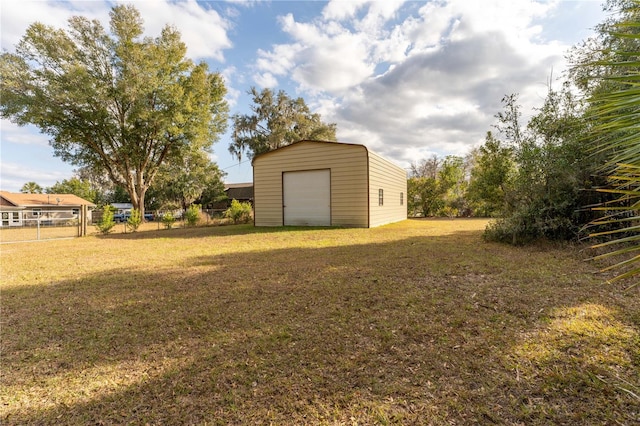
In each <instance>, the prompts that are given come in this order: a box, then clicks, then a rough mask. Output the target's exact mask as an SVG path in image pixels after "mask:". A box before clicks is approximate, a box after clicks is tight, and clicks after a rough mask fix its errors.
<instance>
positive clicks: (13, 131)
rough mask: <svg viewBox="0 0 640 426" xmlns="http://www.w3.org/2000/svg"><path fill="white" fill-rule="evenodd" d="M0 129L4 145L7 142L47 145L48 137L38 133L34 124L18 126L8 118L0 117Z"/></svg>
mask: <svg viewBox="0 0 640 426" xmlns="http://www.w3.org/2000/svg"><path fill="white" fill-rule="evenodd" d="M0 129H1V130H2V138H1V142H2V144H3V145H4V146H5V147H6V144H8V143H11V144H16V145H35V146H41V147H46V146H49V139H48V137H47V136H46V135H44V134H42V133H40V132H39V131H38V129H37V128H35V127H34V126H18V125H17V124H15V123H13V122H11V121H9V120H6V119H0Z"/></svg>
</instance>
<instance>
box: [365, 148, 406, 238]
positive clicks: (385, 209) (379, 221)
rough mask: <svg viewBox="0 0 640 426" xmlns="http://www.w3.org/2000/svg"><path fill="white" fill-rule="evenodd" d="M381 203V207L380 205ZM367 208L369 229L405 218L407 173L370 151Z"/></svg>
mask: <svg viewBox="0 0 640 426" xmlns="http://www.w3.org/2000/svg"><path fill="white" fill-rule="evenodd" d="M380 190H382V194H381V193H380ZM381 195H382V200H381V199H380V196H381ZM381 201H382V205H380V202H381ZM369 208H370V212H371V218H370V226H371V227H374V226H380V225H384V224H387V223H393V222H399V221H401V220H405V219H406V218H407V172H406V171H405V170H404V169H403V168H401V167H399V166H397V165H395V164H393V163H391V162H390V161H388V160H386V159H384V158H382V157H381V156H379V155H378V154H376V153H374V152H371V151H369Z"/></svg>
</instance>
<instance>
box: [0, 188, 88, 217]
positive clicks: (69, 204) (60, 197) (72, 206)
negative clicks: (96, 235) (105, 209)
mask: <svg viewBox="0 0 640 426" xmlns="http://www.w3.org/2000/svg"><path fill="white" fill-rule="evenodd" d="M82 206H87V210H88V220H91V211H90V209H93V208H95V207H96V205H95V204H93V203H92V202H90V201H87V200H84V199H82V198H80V197H78V196H77V195H73V194H22V193H15V192H7V191H0V216H1V217H2V221H1V222H0V226H24V225H31V224H35V223H36V222H37V221H38V219H39V220H41V221H55V220H63V219H79V218H80V212H81V209H82Z"/></svg>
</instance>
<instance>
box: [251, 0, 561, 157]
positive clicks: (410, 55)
mask: <svg viewBox="0 0 640 426" xmlns="http://www.w3.org/2000/svg"><path fill="white" fill-rule="evenodd" d="M558 4H559V3H558V2H557V1H548V2H537V1H517V2H513V1H508V0H487V1H481V2H470V1H467V0H450V1H429V2H426V3H425V4H420V3H414V2H406V3H405V4H404V5H401V2H381V1H379V2H376V1H346V2H343V1H332V2H330V3H329V4H327V6H326V7H325V8H324V10H323V13H322V16H321V17H318V18H316V19H314V20H310V21H306V22H297V21H296V20H295V19H294V17H293V15H292V14H288V15H286V16H284V17H282V18H281V19H280V23H281V27H282V30H283V31H284V32H286V33H287V34H288V35H289V36H290V38H291V43H288V44H279V45H276V46H273V47H272V49H271V50H270V51H261V52H260V53H259V56H260V58H259V60H258V61H257V62H256V66H257V68H258V69H259V70H262V71H263V72H264V71H267V70H276V71H274V72H276V73H277V74H278V76H279V78H286V77H289V78H291V79H292V80H293V81H295V82H296V83H297V84H298V85H299V88H300V89H302V90H303V91H305V92H306V94H307V97H308V98H310V99H308V101H309V102H312V103H313V102H314V97H316V96H318V97H319V99H322V101H321V102H319V105H320V109H319V112H321V113H322V116H323V118H324V119H325V121H330V122H336V123H337V124H338V137H339V139H340V140H344V141H348V142H361V143H366V144H367V145H369V146H371V147H372V148H373V149H374V150H377V151H380V152H381V153H382V154H386V155H390V156H392V157H395V158H398V159H399V160H401V161H407V160H409V159H413V160H416V158H415V155H416V153H422V152H423V153H425V154H427V155H432V154H433V153H434V152H439V153H441V154H442V155H445V154H449V153H454V154H458V155H462V154H464V153H465V152H466V151H468V149H469V148H470V147H472V146H476V145H477V144H478V143H479V142H481V141H482V140H483V139H484V135H485V133H486V131H487V130H490V129H491V127H490V126H491V124H492V123H493V122H494V115H495V114H496V113H497V112H499V111H500V109H501V108H502V106H501V99H502V97H503V96H504V95H506V94H511V93H520V101H521V103H522V105H523V112H525V113H527V112H528V111H530V110H531V108H532V107H533V106H538V105H540V103H541V101H542V98H543V97H544V94H545V87H544V83H545V81H546V80H547V78H548V77H549V74H550V73H551V71H552V70H553V72H554V75H555V76H558V75H560V74H561V73H562V71H563V69H564V68H565V67H566V64H565V61H564V58H563V54H564V52H565V51H566V49H567V48H568V47H569V46H568V44H567V43H564V42H562V41H559V40H553V39H550V40H543V38H542V37H540V34H541V33H542V32H543V31H544V26H543V25H544V22H545V19H546V18H547V17H549V16H551V14H552V13H553V12H555V10H556V7H557V5H558ZM293 46H295V48H294V47H293ZM282 52H288V55H286V56H285V55H282ZM330 97H333V98H334V99H335V101H333V102H328V101H326V99H327V98H330Z"/></svg>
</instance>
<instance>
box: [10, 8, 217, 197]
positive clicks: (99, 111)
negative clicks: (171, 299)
mask: <svg viewBox="0 0 640 426" xmlns="http://www.w3.org/2000/svg"><path fill="white" fill-rule="evenodd" d="M110 17H111V31H110V33H107V32H106V31H105V29H104V28H103V27H102V25H101V24H100V23H99V22H98V21H95V20H94V21H89V20H88V19H86V18H84V17H80V16H76V17H72V18H71V19H70V20H69V29H68V30H67V31H65V30H62V29H55V28H52V27H49V26H45V25H43V24H41V23H37V22H36V23H34V24H32V25H31V26H29V28H28V29H27V32H26V34H25V35H24V36H23V38H22V40H21V41H20V42H19V44H18V45H17V46H16V52H15V53H3V54H2V55H1V56H0V99H1V100H0V114H1V116H2V117H3V118H9V119H11V120H12V121H14V122H16V123H18V124H20V125H25V124H33V125H35V126H37V127H38V128H39V129H40V130H41V131H42V132H43V133H45V134H47V135H49V136H50V137H51V139H50V144H51V146H52V147H53V149H54V153H55V155H56V156H59V157H60V158H62V159H63V160H64V161H67V162H70V163H71V164H75V165H78V166H90V167H92V168H93V169H103V170H105V171H106V172H107V174H108V176H109V178H110V179H111V180H112V181H113V182H114V183H115V184H117V185H121V186H123V187H124V188H126V189H127V191H128V192H129V195H130V197H131V202H132V203H133V205H134V207H135V208H138V209H140V210H143V209H144V197H145V193H146V191H147V189H148V188H149V185H150V184H151V182H152V181H153V179H154V178H155V176H156V174H157V173H158V170H159V167H160V165H161V164H163V163H171V162H173V161H180V160H181V159H182V158H183V157H184V156H185V155H186V153H188V152H192V151H194V150H196V151H198V150H202V151H206V150H208V149H210V147H211V145H212V144H213V142H215V141H216V140H217V139H218V137H219V135H220V134H221V133H222V132H223V131H224V130H225V127H226V120H227V112H228V107H227V104H226V102H225V100H224V95H225V87H224V83H223V80H222V77H221V76H220V75H219V74H218V73H210V72H209V71H208V68H207V65H206V64H204V63H200V64H198V65H196V64H194V63H193V62H192V61H190V60H189V59H187V58H186V57H185V54H186V50H187V49H186V46H185V45H184V43H183V42H182V41H181V40H180V33H179V32H178V31H177V30H176V29H175V28H172V27H170V26H166V27H165V28H164V29H163V30H162V32H161V34H160V36H158V37H156V38H150V37H144V38H143V37H142V33H143V22H142V19H141V17H140V14H139V12H138V11H137V10H136V9H135V8H134V7H133V6H124V5H121V6H116V7H114V8H113V9H112V10H111V13H110Z"/></svg>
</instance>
